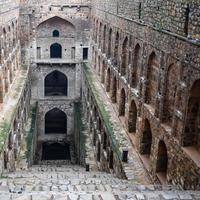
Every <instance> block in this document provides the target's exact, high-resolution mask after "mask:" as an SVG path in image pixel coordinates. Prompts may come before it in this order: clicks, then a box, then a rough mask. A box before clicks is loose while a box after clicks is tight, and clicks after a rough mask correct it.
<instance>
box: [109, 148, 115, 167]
mask: <svg viewBox="0 0 200 200" xmlns="http://www.w3.org/2000/svg"><path fill="white" fill-rule="evenodd" d="M113 164H114V156H113V151H112V150H110V154H109V168H110V169H113Z"/></svg>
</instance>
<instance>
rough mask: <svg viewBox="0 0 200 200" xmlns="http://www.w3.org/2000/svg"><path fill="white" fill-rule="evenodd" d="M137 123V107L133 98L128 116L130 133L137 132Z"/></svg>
mask: <svg viewBox="0 0 200 200" xmlns="http://www.w3.org/2000/svg"><path fill="white" fill-rule="evenodd" d="M136 123H137V107H136V104H135V102H134V100H132V101H131V105H130V108H129V116H128V131H129V132H130V133H135V132H136Z"/></svg>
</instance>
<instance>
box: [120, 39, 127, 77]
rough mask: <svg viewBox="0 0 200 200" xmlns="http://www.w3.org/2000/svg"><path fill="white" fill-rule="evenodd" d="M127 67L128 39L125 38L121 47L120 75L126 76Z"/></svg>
mask: <svg viewBox="0 0 200 200" xmlns="http://www.w3.org/2000/svg"><path fill="white" fill-rule="evenodd" d="M127 65H128V38H127V37H126V38H125V40H124V42H123V46H122V65H121V75H122V76H125V75H126V69H127Z"/></svg>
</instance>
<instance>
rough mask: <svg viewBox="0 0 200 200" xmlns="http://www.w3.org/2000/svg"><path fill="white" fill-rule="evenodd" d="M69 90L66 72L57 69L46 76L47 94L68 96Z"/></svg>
mask: <svg viewBox="0 0 200 200" xmlns="http://www.w3.org/2000/svg"><path fill="white" fill-rule="evenodd" d="M67 90H68V81H67V77H66V76H65V74H63V73H61V72H59V71H56V70H55V71H53V72H51V73H50V74H48V75H47V76H46V77H45V96H67V92H68V91H67Z"/></svg>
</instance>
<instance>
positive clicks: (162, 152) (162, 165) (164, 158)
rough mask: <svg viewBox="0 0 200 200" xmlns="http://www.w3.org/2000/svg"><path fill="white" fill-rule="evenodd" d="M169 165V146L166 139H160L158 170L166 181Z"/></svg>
mask: <svg viewBox="0 0 200 200" xmlns="http://www.w3.org/2000/svg"><path fill="white" fill-rule="evenodd" d="M167 166H168V155H167V147H166V145H165V143H164V141H160V142H159V144H158V155H157V163H156V172H157V173H159V175H160V176H162V177H163V178H164V179H165V181H166V176H167Z"/></svg>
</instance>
